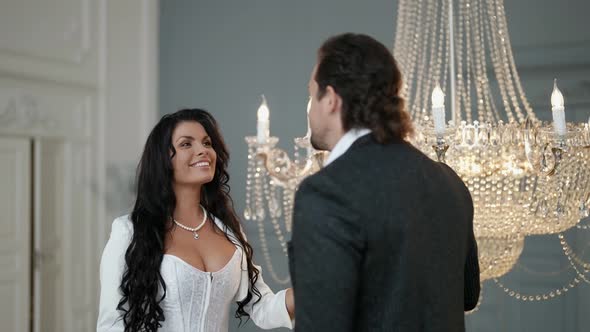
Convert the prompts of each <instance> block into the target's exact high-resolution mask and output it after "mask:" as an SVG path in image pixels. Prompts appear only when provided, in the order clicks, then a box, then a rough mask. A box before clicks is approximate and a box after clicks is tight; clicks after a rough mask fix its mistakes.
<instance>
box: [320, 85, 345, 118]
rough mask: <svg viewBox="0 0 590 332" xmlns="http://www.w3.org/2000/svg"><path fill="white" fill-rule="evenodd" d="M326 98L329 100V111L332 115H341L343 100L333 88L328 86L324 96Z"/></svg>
mask: <svg viewBox="0 0 590 332" xmlns="http://www.w3.org/2000/svg"><path fill="white" fill-rule="evenodd" d="M324 98H328V100H326V102H327V106H328V109H329V110H330V113H333V112H337V113H340V110H341V109H342V98H341V97H340V96H339V95H338V94H337V93H336V91H335V90H334V88H333V87H332V86H330V85H328V86H326V93H325V94H324Z"/></svg>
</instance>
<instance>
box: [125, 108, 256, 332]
mask: <svg viewBox="0 0 590 332" xmlns="http://www.w3.org/2000/svg"><path fill="white" fill-rule="evenodd" d="M185 121H196V122H198V123H200V124H201V125H202V126H203V127H204V128H205V131H206V132H207V134H208V135H209V137H210V138H211V141H212V146H213V149H214V150H215V152H216V153H217V163H216V165H215V176H214V177H213V180H212V181H211V182H209V183H206V184H205V185H203V189H202V192H201V202H200V203H201V204H202V205H203V206H204V207H205V209H207V211H208V213H209V214H211V215H212V216H215V217H217V218H218V219H219V220H221V221H222V222H223V224H224V225H225V226H226V227H227V228H228V229H230V230H231V231H232V232H233V234H234V235H235V236H236V238H237V239H238V241H239V244H238V245H240V246H241V247H242V249H243V250H244V253H245V254H246V258H247V269H248V278H249V280H250V287H249V289H248V295H247V297H246V298H245V299H244V300H243V301H240V302H238V309H237V311H236V318H240V320H241V319H242V317H248V316H249V315H248V314H247V313H246V312H245V311H244V306H246V305H247V304H248V303H249V302H250V301H252V300H253V297H254V296H257V297H258V299H257V300H256V302H258V301H259V300H260V297H261V294H260V292H259V291H258V289H257V288H256V287H255V286H254V285H255V284H256V281H257V280H258V275H259V273H260V271H258V270H257V269H256V267H254V265H253V263H252V247H251V246H250V245H249V244H248V242H246V239H245V238H244V235H243V233H242V230H241V227H240V223H239V221H238V218H237V216H236V213H235V211H234V208H233V202H232V200H231V197H230V195H229V192H230V188H229V185H228V181H229V175H228V173H227V166H228V161H229V153H228V150H227V148H226V146H225V143H224V141H223V138H222V136H221V134H220V132H219V129H218V127H217V122H216V121H215V119H214V118H213V117H212V116H211V114H209V113H208V112H206V111H204V110H201V109H183V110H180V111H178V112H176V113H172V114H168V115H165V116H163V117H162V119H161V120H160V121H159V122H158V124H157V125H156V126H155V127H154V129H153V130H152V132H151V133H150V135H149V137H148V139H147V142H146V144H145V148H144V151H143V155H142V156H141V160H140V162H139V165H138V167H137V178H136V182H137V199H136V201H135V206H134V207H133V212H132V213H131V222H132V223H133V237H132V239H131V243H130V244H129V247H128V248H127V252H126V253H125V263H126V269H125V272H124V273H123V277H122V281H121V292H122V294H123V297H122V298H121V300H120V302H119V305H118V306H117V309H118V310H120V311H121V312H122V319H123V321H124V324H125V331H126V332H127V331H130V332H139V331H156V330H157V329H158V327H160V326H161V322H162V321H164V320H165V317H164V310H163V309H162V307H161V306H160V303H161V302H162V300H163V299H164V298H165V297H166V284H165V282H164V279H163V278H162V275H161V273H160V265H161V264H162V258H163V257H164V248H165V247H164V245H165V244H164V239H165V235H166V232H167V231H169V230H170V229H171V227H172V226H171V223H170V221H171V220H172V213H173V211H174V207H175V205H176V196H175V194H174V190H173V189H172V181H173V178H174V174H173V167H172V162H171V160H172V158H174V156H175V155H176V151H175V149H174V147H173V145H172V133H173V132H174V129H175V128H176V127H177V126H178V124H179V123H181V122H185ZM198 203H199V202H195V204H198ZM211 215H210V219H211V220H212V216H211ZM226 237H227V234H226ZM228 240H230V239H229V237H228ZM230 241H231V240H230Z"/></svg>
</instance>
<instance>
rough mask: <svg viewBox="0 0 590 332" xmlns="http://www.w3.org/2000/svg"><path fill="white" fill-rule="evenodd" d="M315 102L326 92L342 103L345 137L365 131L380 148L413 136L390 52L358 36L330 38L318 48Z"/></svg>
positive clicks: (375, 42)
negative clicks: (361, 129)
mask: <svg viewBox="0 0 590 332" xmlns="http://www.w3.org/2000/svg"><path fill="white" fill-rule="evenodd" d="M315 80H316V82H317V83H318V96H317V97H318V99H321V98H322V97H323V96H324V94H325V93H326V88H327V87H328V86H331V87H332V88H333V89H334V91H335V92H336V93H337V94H338V95H339V96H340V97H341V98H342V113H341V116H342V125H343V129H344V130H345V131H348V130H350V129H353V128H368V129H371V131H372V132H373V136H374V137H375V138H376V140H377V141H378V142H380V143H387V142H390V141H392V140H400V139H405V138H407V137H408V136H409V135H411V134H412V132H413V127H412V120H411V118H410V114H409V113H408V112H406V110H405V106H404V100H403V98H402V97H401V96H400V92H401V88H402V74H401V72H400V70H399V68H398V66H397V63H396V62H395V59H394V58H393V55H392V54H391V52H390V51H389V50H388V49H387V48H386V47H385V46H384V45H383V44H381V43H380V42H378V41H377V40H375V39H373V38H371V37H369V36H367V35H362V34H353V33H345V34H341V35H337V36H334V37H332V38H330V39H328V40H327V41H325V42H324V44H323V45H322V46H321V47H320V49H319V51H318V66H317V71H316V74H315Z"/></svg>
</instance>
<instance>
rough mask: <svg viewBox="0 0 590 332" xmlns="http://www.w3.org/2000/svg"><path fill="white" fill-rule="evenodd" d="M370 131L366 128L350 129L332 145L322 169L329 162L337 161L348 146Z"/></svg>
mask: <svg viewBox="0 0 590 332" xmlns="http://www.w3.org/2000/svg"><path fill="white" fill-rule="evenodd" d="M370 132H371V130H370V129H367V128H360V129H351V130H349V131H348V132H347V133H346V134H344V136H342V137H341V138H340V140H339V141H338V143H336V145H334V148H333V149H332V152H330V155H329V156H328V159H326V161H325V162H324V167H326V166H328V165H329V164H330V163H331V162H333V161H334V160H336V159H338V157H340V156H341V155H343V154H344V153H345V152H346V151H348V149H349V148H350V146H351V145H352V144H353V143H354V142H355V141H356V140H357V139H359V138H360V137H362V136H365V135H367V134H368V133H370Z"/></svg>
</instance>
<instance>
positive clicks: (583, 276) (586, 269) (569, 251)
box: [558, 234, 590, 284]
mask: <svg viewBox="0 0 590 332" xmlns="http://www.w3.org/2000/svg"><path fill="white" fill-rule="evenodd" d="M558 237H559V242H560V244H561V247H562V250H563V253H564V254H565V255H566V257H567V259H568V261H569V263H570V265H571V266H572V267H573V268H574V270H575V271H576V273H577V275H578V277H580V278H581V279H582V280H584V281H585V282H586V283H588V284H590V280H588V278H587V277H586V274H588V273H589V272H590V264H587V263H586V262H583V261H581V260H579V259H578V261H576V260H575V259H574V257H575V254H574V252H573V250H572V249H571V247H570V246H569V245H568V244H567V242H566V241H565V237H564V236H563V234H559V235H558ZM576 263H578V264H580V266H581V268H582V270H583V271H580V270H579V269H578V267H577V265H576Z"/></svg>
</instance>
